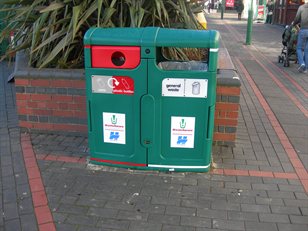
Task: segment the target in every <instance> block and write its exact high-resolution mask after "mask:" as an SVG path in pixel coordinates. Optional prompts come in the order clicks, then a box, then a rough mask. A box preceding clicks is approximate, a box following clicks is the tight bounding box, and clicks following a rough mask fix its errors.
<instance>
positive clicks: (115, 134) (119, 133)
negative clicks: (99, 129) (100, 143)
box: [103, 112, 126, 144]
mask: <svg viewBox="0 0 308 231" xmlns="http://www.w3.org/2000/svg"><path fill="white" fill-rule="evenodd" d="M103 133H104V142H105V143H114V144H125V143H126V137H125V114H121V113H109V112H103Z"/></svg>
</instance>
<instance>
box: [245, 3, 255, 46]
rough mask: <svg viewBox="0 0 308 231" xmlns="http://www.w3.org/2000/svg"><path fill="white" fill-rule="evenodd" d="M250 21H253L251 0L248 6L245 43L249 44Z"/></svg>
mask: <svg viewBox="0 0 308 231" xmlns="http://www.w3.org/2000/svg"><path fill="white" fill-rule="evenodd" d="M252 23H253V0H251V2H250V6H249V9H248V20H247V31H246V45H251V34H252Z"/></svg>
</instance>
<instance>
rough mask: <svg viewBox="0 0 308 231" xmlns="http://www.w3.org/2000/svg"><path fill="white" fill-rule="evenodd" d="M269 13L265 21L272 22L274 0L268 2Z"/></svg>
mask: <svg viewBox="0 0 308 231" xmlns="http://www.w3.org/2000/svg"><path fill="white" fill-rule="evenodd" d="M266 9H267V15H266V21H265V23H269V24H272V20H273V13H274V2H273V1H272V0H270V1H268V2H267V3H266Z"/></svg>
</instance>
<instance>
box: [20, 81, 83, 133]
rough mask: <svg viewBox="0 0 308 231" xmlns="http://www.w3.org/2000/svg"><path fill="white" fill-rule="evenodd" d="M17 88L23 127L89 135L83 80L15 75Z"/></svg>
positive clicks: (21, 125)
mask: <svg viewBox="0 0 308 231" xmlns="http://www.w3.org/2000/svg"><path fill="white" fill-rule="evenodd" d="M15 86H16V105H17V112H18V116H19V125H20V127H22V128H24V129H30V130H33V131H36V130H39V131H48V132H52V131H54V132H67V133H79V134H80V133H81V134H83V135H86V134H87V119H86V118H87V113H86V99H85V81H84V80H82V79H58V78H39V77H36V78H31V77H30V78H29V77H27V78H24V77H18V76H15Z"/></svg>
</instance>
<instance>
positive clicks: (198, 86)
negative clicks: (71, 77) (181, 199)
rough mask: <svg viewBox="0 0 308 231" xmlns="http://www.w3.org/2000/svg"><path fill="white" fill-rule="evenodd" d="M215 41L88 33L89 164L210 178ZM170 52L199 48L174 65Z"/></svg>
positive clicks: (146, 32)
mask: <svg viewBox="0 0 308 231" xmlns="http://www.w3.org/2000/svg"><path fill="white" fill-rule="evenodd" d="M218 46H219V33H218V32H217V31H213V30H208V31H205V30H188V29H165V28H157V27H146V28H108V29H103V28H91V29H89V30H88V31H87V33H86V34H85V37H84V50H85V74H86V92H87V93H86V95H87V110H88V130H89V137H88V138H89V148H90V162H91V163H94V164H103V165H111V166H117V167H127V168H137V169H151V170H153V169H154V170H161V171H201V172H205V171H208V170H209V167H210V164H211V150H212V140H213V138H212V137H213V127H214V111H215V101H216V99H215V98H216V73H217V58H218ZM168 47H177V48H205V50H207V52H208V60H207V62H196V61H188V62H179V61H177V62H173V61H170V60H167V59H166V58H165V57H164V55H163V54H162V50H163V49H164V48H168Z"/></svg>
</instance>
